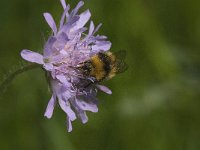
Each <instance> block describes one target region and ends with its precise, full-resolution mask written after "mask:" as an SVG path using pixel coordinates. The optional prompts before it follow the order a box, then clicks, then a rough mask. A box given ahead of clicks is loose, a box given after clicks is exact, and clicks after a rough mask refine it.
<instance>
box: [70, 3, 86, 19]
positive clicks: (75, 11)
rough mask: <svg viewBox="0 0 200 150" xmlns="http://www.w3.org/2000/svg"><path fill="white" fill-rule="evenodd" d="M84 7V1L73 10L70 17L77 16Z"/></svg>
mask: <svg viewBox="0 0 200 150" xmlns="http://www.w3.org/2000/svg"><path fill="white" fill-rule="evenodd" d="M83 5H84V2H83V1H80V2H79V3H78V4H77V5H76V7H75V8H74V9H73V10H72V12H71V14H70V17H73V16H75V15H76V14H77V12H78V10H79V9H80V8H81V7H82V6H83Z"/></svg>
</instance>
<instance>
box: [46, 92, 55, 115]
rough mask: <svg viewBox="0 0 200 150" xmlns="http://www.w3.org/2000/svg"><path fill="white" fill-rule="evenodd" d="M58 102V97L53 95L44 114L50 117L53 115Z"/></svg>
mask: <svg viewBox="0 0 200 150" xmlns="http://www.w3.org/2000/svg"><path fill="white" fill-rule="evenodd" d="M55 104H56V97H55V96H54V95H52V97H51V99H50V100H49V103H48V105H47V108H46V111H45V114H44V116H45V117H47V118H48V119H50V118H51V117H52V115H53V110H54V107H55Z"/></svg>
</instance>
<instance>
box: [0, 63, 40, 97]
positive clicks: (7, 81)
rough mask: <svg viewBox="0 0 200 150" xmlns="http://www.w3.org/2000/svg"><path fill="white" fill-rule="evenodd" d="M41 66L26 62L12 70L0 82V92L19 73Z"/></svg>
mask: <svg viewBox="0 0 200 150" xmlns="http://www.w3.org/2000/svg"><path fill="white" fill-rule="evenodd" d="M38 67H41V66H40V65H38V64H26V65H24V66H23V67H20V68H19V69H17V70H15V71H13V72H12V73H10V74H9V75H8V76H7V77H6V78H5V79H4V81H3V82H2V83H1V84H0V94H1V93H3V92H4V91H5V90H6V88H7V86H8V85H9V84H10V83H11V82H12V80H13V79H14V78H15V77H16V76H17V75H19V74H21V73H23V72H25V71H28V70H31V69H35V68H38Z"/></svg>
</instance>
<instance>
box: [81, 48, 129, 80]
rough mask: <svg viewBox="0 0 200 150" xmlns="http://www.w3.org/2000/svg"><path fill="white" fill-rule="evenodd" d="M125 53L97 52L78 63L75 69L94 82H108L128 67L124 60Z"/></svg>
mask: <svg viewBox="0 0 200 150" xmlns="http://www.w3.org/2000/svg"><path fill="white" fill-rule="evenodd" d="M125 57H126V51H118V52H116V53H112V52H110V51H108V52H99V53H97V54H95V55H93V56H91V58H90V59H89V60H86V61H84V62H82V63H80V64H79V65H78V66H77V69H78V70H79V71H81V72H82V73H83V75H84V76H86V77H92V78H93V79H94V82H100V81H103V80H109V79H111V78H113V77H114V76H115V75H116V74H118V73H122V72H124V71H125V70H127V68H128V66H127V64H126V63H125V61H124V59H125Z"/></svg>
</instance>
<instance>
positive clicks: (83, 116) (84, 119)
mask: <svg viewBox="0 0 200 150" xmlns="http://www.w3.org/2000/svg"><path fill="white" fill-rule="evenodd" d="M78 115H79V117H80V119H81V122H82V123H83V124H85V123H87V122H88V117H87V115H86V112H85V111H80V112H79V113H78Z"/></svg>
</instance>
